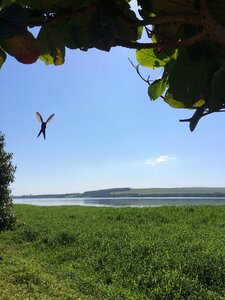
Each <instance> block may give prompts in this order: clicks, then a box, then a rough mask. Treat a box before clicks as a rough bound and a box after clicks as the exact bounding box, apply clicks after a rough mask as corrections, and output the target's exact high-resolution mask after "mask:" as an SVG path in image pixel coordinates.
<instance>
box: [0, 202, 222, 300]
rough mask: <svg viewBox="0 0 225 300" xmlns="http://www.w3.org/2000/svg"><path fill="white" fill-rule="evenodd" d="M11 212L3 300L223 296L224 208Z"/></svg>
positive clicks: (0, 256)
mask: <svg viewBox="0 0 225 300" xmlns="http://www.w3.org/2000/svg"><path fill="white" fill-rule="evenodd" d="M14 210H15V213H16V215H17V216H18V219H19V220H20V224H19V225H18V226H17V228H16V230H14V231H10V232H2V233H1V234H0V290H1V299H6V300H7V299H10V300H11V299H16V300H20V299H21V300H22V299H95V300H96V299H104V300H107V299H108V300H109V299H112V300H115V299H118V300H121V299H124V300H125V299H127V300H135V299H137V300H144V299H145V300H147V299H168V300H171V299H196V300H199V299H224V297H225V288H224V278H225V248H224V244H225V206H201V207H191V206H189V207H161V208H142V209H138V208H119V209H115V208H95V207H76V206H73V207H72V206H70V207H35V206H29V205H28V206H26V205H15V206H14Z"/></svg>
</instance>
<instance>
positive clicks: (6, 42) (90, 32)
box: [0, 0, 225, 131]
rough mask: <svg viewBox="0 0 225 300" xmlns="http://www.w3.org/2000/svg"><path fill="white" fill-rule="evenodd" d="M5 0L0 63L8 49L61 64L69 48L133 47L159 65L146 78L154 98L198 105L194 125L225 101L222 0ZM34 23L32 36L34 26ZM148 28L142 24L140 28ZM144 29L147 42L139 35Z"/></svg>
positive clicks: (22, 57)
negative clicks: (135, 7)
mask: <svg viewBox="0 0 225 300" xmlns="http://www.w3.org/2000/svg"><path fill="white" fill-rule="evenodd" d="M137 4H138V6H139V14H140V16H141V18H142V19H139V18H137V16H136V14H135V12H134V11H132V9H131V6H130V1H129V0H83V1H81V0H66V1H63V0H48V1H37V0H2V1H0V67H1V66H2V64H3V63H4V62H5V60H6V57H7V54H9V55H12V56H13V57H15V58H16V59H17V60H18V61H19V62H21V63H25V64H31V63H34V62H36V61H37V59H41V60H42V61H44V62H45V64H46V65H49V64H54V65H56V66H58V65H62V64H63V63H64V61H65V53H66V48H70V49H80V50H83V51H87V50H88V49H90V48H97V49H99V50H103V51H110V49H111V48H112V47H115V46H122V47H127V48H132V49H137V61H138V62H139V64H140V65H142V66H144V67H148V68H153V69H155V68H162V69H163V75H162V77H161V78H158V79H156V80H155V81H154V82H150V81H149V82H148V84H149V87H148V94H149V97H150V98H151V99H152V100H155V99H157V98H159V97H162V98H163V99H164V101H165V102H166V103H167V104H169V105H170V106H172V107H174V108H188V109H195V110H196V112H195V113H194V115H193V117H192V118H190V119H188V120H183V121H189V122H190V129H191V131H193V130H194V128H195V127H196V125H197V123H198V121H199V120H200V119H201V117H202V116H204V115H206V114H209V113H213V112H217V111H223V110H224V108H225V87H224V84H223V81H224V77H225V38H224V37H225V28H224V25H225V14H224V11H225V4H224V1H220V0H208V1H207V0H199V1H195V0H190V1H187V0H176V1H172V0H161V1H157V0H137ZM33 27H37V28H38V35H37V37H35V36H34V35H33V33H32V32H33V31H32V28H33ZM143 29H145V30H143ZM145 31H146V32H147V42H145V43H142V42H139V40H140V39H141V37H142V33H143V32H145Z"/></svg>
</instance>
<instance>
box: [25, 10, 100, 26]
mask: <svg viewBox="0 0 225 300" xmlns="http://www.w3.org/2000/svg"><path fill="white" fill-rule="evenodd" d="M96 9H97V5H96V4H92V5H90V6H88V7H82V8H80V9H78V10H76V11H73V10H68V11H64V12H62V13H55V14H52V15H50V16H49V17H45V18H43V19H42V20H41V21H32V20H31V21H30V22H29V23H28V26H29V27H35V26H47V25H50V24H55V23H58V22H63V21H65V20H68V19H70V18H72V17H75V16H79V15H83V14H88V13H92V12H94V11H95V10H96Z"/></svg>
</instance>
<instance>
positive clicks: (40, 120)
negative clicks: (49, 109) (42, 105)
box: [36, 112, 43, 123]
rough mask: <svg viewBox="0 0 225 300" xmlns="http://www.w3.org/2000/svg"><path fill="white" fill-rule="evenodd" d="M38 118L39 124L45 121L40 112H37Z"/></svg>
mask: <svg viewBox="0 0 225 300" xmlns="http://www.w3.org/2000/svg"><path fill="white" fill-rule="evenodd" d="M36 117H37V119H38V121H39V122H41V123H43V119H42V116H41V114H40V113H39V112H36Z"/></svg>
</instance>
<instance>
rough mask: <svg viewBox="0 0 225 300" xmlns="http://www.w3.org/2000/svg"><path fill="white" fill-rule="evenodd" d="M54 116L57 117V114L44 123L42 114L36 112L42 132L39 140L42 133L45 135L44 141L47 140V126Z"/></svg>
mask: <svg viewBox="0 0 225 300" xmlns="http://www.w3.org/2000/svg"><path fill="white" fill-rule="evenodd" d="M54 115H55V114H52V115H51V116H50V117H49V118H48V119H47V121H46V122H44V121H43V119H42V116H41V114H40V113H39V112H36V117H37V119H38V121H39V122H41V130H40V132H39V133H38V136H37V138H38V137H39V136H40V134H41V133H43V136H44V139H45V138H46V134H45V130H46V125H47V124H48V122H50V121H51V120H52V119H53V117H54Z"/></svg>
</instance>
